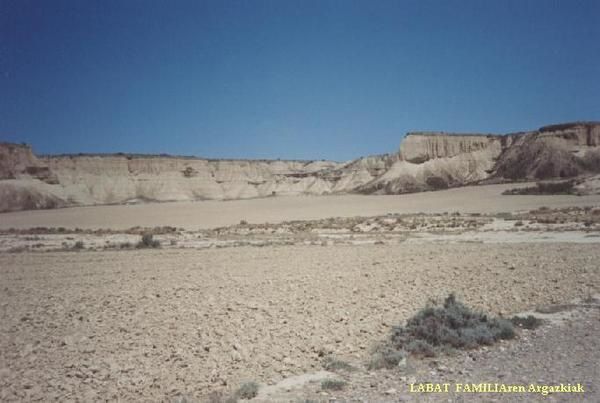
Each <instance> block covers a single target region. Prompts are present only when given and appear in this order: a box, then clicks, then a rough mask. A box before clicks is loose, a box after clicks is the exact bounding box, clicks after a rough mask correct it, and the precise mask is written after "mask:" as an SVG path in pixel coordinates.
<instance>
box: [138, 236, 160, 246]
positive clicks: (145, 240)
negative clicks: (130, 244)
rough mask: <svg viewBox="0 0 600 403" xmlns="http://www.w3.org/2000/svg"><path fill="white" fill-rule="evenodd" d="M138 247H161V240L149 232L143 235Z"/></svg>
mask: <svg viewBox="0 0 600 403" xmlns="http://www.w3.org/2000/svg"><path fill="white" fill-rule="evenodd" d="M136 248H138V249H145V248H160V241H159V240H158V239H154V235H152V234H150V233H147V234H144V235H142V239H141V240H140V241H139V242H138V243H137V245H136Z"/></svg>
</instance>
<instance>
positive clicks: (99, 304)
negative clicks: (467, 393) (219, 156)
mask: <svg viewBox="0 0 600 403" xmlns="http://www.w3.org/2000/svg"><path fill="white" fill-rule="evenodd" d="M598 261H600V249H599V248H598V247H597V246H595V245H592V244H590V245H584V244H559V243H545V244H527V245H518V244H517V245H514V244H510V245H508V244H471V243H458V244H447V243H439V244H437V243H435V244H434V243H429V244H428V243H424V244H419V245H414V244H394V245H363V246H351V245H332V246H269V247H263V248H258V247H238V248H226V249H207V250H183V249H182V250H177V249H175V250H139V251H136V250H126V251H102V252H90V251H86V252H81V253H77V252H48V253H20V254H0V284H1V289H0V375H1V376H0V390H1V392H0V400H2V401H17V400H20V401H33V400H44V401H46V400H60V401H70V400H81V401H94V400H105V399H106V400H115V399H117V398H119V399H121V400H123V401H139V400H145V401H148V400H152V401H156V400H172V399H175V398H177V397H178V396H187V397H190V398H195V399H203V398H206V396H207V395H208V394H209V393H211V392H215V391H217V392H218V391H223V392H229V391H231V390H233V389H235V388H236V387H237V386H238V385H239V384H240V383H241V382H243V381H245V380H255V381H257V382H261V383H265V384H272V383H275V382H277V381H280V380H282V379H284V378H287V377H290V376H293V375H298V374H304V373H309V372H314V371H319V370H321V369H322V360H323V356H325V355H329V354H331V355H334V356H336V357H340V358H342V359H346V360H349V361H352V362H356V363H364V362H366V361H367V360H368V357H369V355H370V353H369V350H370V348H371V347H372V346H373V345H375V344H376V343H378V342H379V341H381V340H383V339H384V338H385V337H386V336H387V335H388V333H389V330H390V327H391V326H392V325H395V324H399V323H401V322H402V321H404V320H405V319H407V318H408V317H409V316H411V315H412V314H414V313H415V312H416V311H417V310H418V309H419V308H421V307H422V306H423V305H424V304H425V303H426V301H427V300H428V299H429V298H440V297H444V296H445V295H447V294H448V293H449V292H451V291H455V292H456V293H457V295H458V296H459V297H461V298H462V299H463V300H464V302H465V303H467V304H469V305H471V306H473V307H475V308H479V309H483V310H486V311H489V312H492V313H494V314H505V315H508V314H511V313H515V312H520V311H523V310H526V309H530V308H532V307H535V306H537V305H541V304H552V303H566V302H568V301H570V300H571V299H573V298H575V297H585V296H586V295H589V294H592V293H594V292H597V291H598V290H599V289H600V271H599V270H598ZM572 328H575V326H572ZM594 329H597V327H596V328H591V330H590V331H591V332H594V331H595V330H594ZM585 331H586V330H585V329H581V332H585ZM556 337H558V338H559V339H560V336H556ZM559 339H556V342H560V340H559ZM532 340H533V339H532ZM553 340H554V339H552V338H548V339H547V342H548V343H549V344H547V345H545V344H541V345H540V346H541V347H539V348H541V349H542V350H544V349H547V350H552V346H553V344H552V343H553ZM566 341H567V340H566ZM515 345H518V344H515ZM535 346H538V345H537V344H536V345H535ZM545 346H548V348H546V347H545ZM594 346H597V345H589V348H592V349H593V348H594ZM535 348H538V347H535ZM587 348H588V347H586V349H582V350H577V351H580V352H579V353H577V354H579V355H581V354H584V355H585V351H587ZM595 349H596V350H597V348H595ZM544 351H545V350H544ZM563 351H565V353H567V354H568V353H569V352H571V351H575V350H569V349H565V350H563ZM534 352H535V350H534ZM483 353H485V352H482V354H483ZM532 354H533V353H532ZM507 357H508V356H507ZM507 357H504V358H503V359H504V360H505V361H499V362H500V363H502V362H508V361H509V358H510V357H508V358H507ZM531 357H532V358H531V360H530V361H528V363H527V366H528V368H530V369H535V368H538V369H539V366H540V364H539V363H540V359H537V358H538V356H536V355H531ZM590 357H591V356H590ZM500 358H502V357H501V356H500ZM490 365H492V364H490ZM499 365H500V364H499ZM502 365H504V364H502ZM549 365H550V364H549ZM551 367H552V368H554V372H553V373H550V372H546V374H547V377H544V378H539V379H544V380H546V381H548V382H554V381H557V380H558V379H557V378H556V377H553V375H556V374H560V373H561V371H562V368H561V367H558V366H554V365H551ZM569 368H571V367H569ZM595 368H596V369H597V367H595ZM573 369H574V371H575V370H580V371H581V373H577V372H573V375H572V377H573V379H579V378H578V377H579V376H580V377H582V379H581V380H582V382H588V383H589V382H590V380H591V379H597V377H594V375H596V374H594V373H593V372H590V367H589V366H584V367H583V368H579V367H573ZM592 369H593V368H592ZM473 371H475V370H473ZM473 373H474V372H473ZM415 374H418V372H415ZM484 374H485V373H484ZM551 375H552V376H551ZM376 376H377V377H378V378H379V377H380V378H381V379H385V377H386V376H387V375H386V374H385V373H378V374H376ZM506 376H507V379H516V380H522V379H527V380H529V379H530V378H529V377H523V378H522V377H521V376H520V375H519V374H518V373H516V374H515V373H513V374H507V375H506ZM569 376H571V375H569ZM534 378H535V377H534ZM534 381H537V379H534ZM382 385H383V384H382ZM377 388H378V390H380V389H379V387H377ZM384 391H385V390H384ZM398 391H400V389H398ZM385 396H386V397H389V398H392V396H393V394H390V395H385ZM399 396H401V393H400V392H399ZM386 400H387V399H386ZM390 400H391V399H390Z"/></svg>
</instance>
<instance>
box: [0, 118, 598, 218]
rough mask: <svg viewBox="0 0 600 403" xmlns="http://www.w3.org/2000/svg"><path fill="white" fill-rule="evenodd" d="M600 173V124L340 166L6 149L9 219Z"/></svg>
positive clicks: (2, 185) (1, 150)
mask: <svg viewBox="0 0 600 403" xmlns="http://www.w3.org/2000/svg"><path fill="white" fill-rule="evenodd" d="M598 172H600V122H575V123H564V124H557V125H551V126H544V127H542V128H540V129H538V130H535V131H530V132H521V133H513V134H506V135H493V134H470V133H469V134H464V133H443V132H413V133H408V134H407V135H406V136H405V137H404V139H403V141H402V143H401V146H400V149H399V150H398V151H397V152H394V153H390V154H385V155H375V156H370V157H364V158H359V159H356V160H353V161H349V162H345V163H339V162H332V161H285V160H214V159H202V158H195V157H174V156H168V155H140V154H106V155H94V154H79V155H57V156H40V157H37V156H35V155H34V153H33V152H32V150H31V148H30V147H29V146H27V145H18V144H11V143H0V212H5V211H15V210H28V209H43V208H56V207H67V206H81V205H95V204H114V203H141V202H158V201H184V200H230V199H246V198H255V197H271V196H280V195H301V194H309V195H322V194H332V193H363V194H400V193H409V192H419V191H426V190H438V189H445V188H448V187H456V186H464V185H467V184H476V183H482V182H483V183H487V182H510V181H521V180H540V179H555V178H572V177H578V176H581V175H591V174H594V173H598Z"/></svg>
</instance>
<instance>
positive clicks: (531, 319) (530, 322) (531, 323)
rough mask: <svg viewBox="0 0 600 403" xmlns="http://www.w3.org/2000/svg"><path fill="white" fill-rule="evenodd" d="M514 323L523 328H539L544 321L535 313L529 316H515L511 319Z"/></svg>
mask: <svg viewBox="0 0 600 403" xmlns="http://www.w3.org/2000/svg"><path fill="white" fill-rule="evenodd" d="M510 321H511V322H512V323H513V325H515V326H517V327H520V328H522V329H530V330H531V329H537V328H538V327H540V326H541V325H542V323H543V321H542V320H541V319H539V318H536V317H535V316H533V315H528V316H527V317H522V316H513V317H512V319H511V320H510Z"/></svg>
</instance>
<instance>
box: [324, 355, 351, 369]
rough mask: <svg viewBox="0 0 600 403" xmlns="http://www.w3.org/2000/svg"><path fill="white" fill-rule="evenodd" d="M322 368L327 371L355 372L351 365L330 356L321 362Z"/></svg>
mask: <svg viewBox="0 0 600 403" xmlns="http://www.w3.org/2000/svg"><path fill="white" fill-rule="evenodd" d="M323 368H325V369H326V370H327V371H347V372H351V371H356V368H355V367H353V366H352V365H350V364H348V363H347V362H345V361H342V360H338V359H337V358H334V357H331V356H329V357H326V358H325V359H324V360H323Z"/></svg>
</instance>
